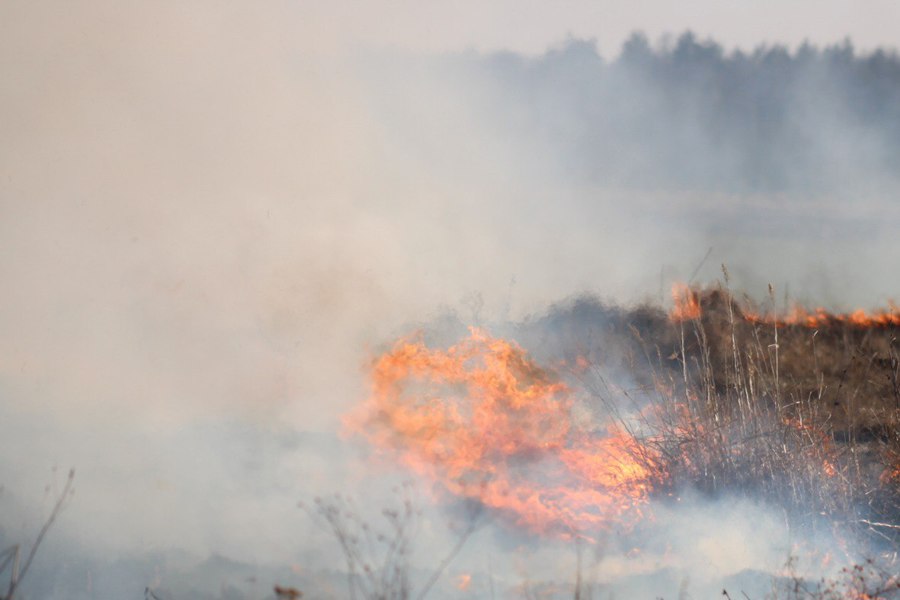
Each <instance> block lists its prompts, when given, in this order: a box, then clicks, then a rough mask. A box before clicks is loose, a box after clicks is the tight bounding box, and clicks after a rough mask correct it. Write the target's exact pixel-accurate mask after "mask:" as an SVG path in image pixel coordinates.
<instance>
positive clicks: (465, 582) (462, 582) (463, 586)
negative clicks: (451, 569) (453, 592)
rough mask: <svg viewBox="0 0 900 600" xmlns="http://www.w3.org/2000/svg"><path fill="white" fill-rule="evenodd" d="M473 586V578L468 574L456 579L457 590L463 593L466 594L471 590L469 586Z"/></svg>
mask: <svg viewBox="0 0 900 600" xmlns="http://www.w3.org/2000/svg"><path fill="white" fill-rule="evenodd" d="M471 585H472V576H471V575H469V574H468V573H463V574H462V575H460V576H459V577H457V578H456V589H458V590H459V591H461V592H465V591H467V590H468V589H469V586H471Z"/></svg>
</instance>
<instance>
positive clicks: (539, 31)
mask: <svg viewBox="0 0 900 600" xmlns="http://www.w3.org/2000/svg"><path fill="white" fill-rule="evenodd" d="M300 10H301V12H302V13H304V15H307V16H308V17H309V18H310V19H311V20H312V21H313V22H315V23H316V24H317V26H319V27H320V28H321V29H320V30H321V31H326V32H328V33H329V34H330V35H334V36H336V37H338V38H342V39H350V40H353V41H357V42H360V43H374V44H378V45H396V46H399V47H402V48H406V49H415V50H432V51H434V50H461V49H465V48H474V49H477V50H497V49H509V50H515V51H519V52H525V53H540V52H542V51H543V50H544V49H546V47H547V46H548V45H551V44H556V43H558V42H559V41H560V40H561V39H564V38H565V37H566V36H567V35H573V36H576V37H583V38H595V39H596V40H597V44H598V47H599V48H600V49H601V50H602V52H603V54H604V55H605V56H611V55H613V54H615V53H616V52H617V51H618V50H619V47H620V46H621V43H622V41H623V40H624V39H625V38H626V37H627V36H628V34H629V33H631V32H632V31H634V30H635V29H641V30H643V31H645V32H646V33H647V34H648V35H649V36H650V37H651V38H656V37H657V36H659V35H661V34H666V33H678V32H681V31H684V30H686V29H691V30H693V31H694V32H695V33H697V34H698V35H699V36H701V37H706V36H714V37H715V38H716V39H717V40H719V41H721V42H722V43H723V44H725V45H726V46H740V47H744V48H750V47H753V46H756V45H758V44H760V43H782V44H789V45H792V46H793V45H796V44H800V43H802V42H803V40H807V39H808V40H810V41H811V42H813V43H816V44H820V45H821V44H830V43H834V42H837V41H840V40H842V39H843V38H844V37H847V36H849V37H851V38H852V39H853V40H854V41H855V42H856V43H858V45H859V46H860V47H862V48H871V47H873V46H877V45H888V46H894V45H896V43H897V29H896V23H898V22H900V3H897V2H895V1H893V0H872V1H867V2H852V1H848V0H788V1H778V0H689V1H685V2H669V1H661V0H641V1H639V2H634V1H629V0H614V1H610V0H606V1H603V0H561V1H556V2H553V1H546V0H545V1H535V0H495V1H490V2H484V1H479V0H459V1H456V2H439V1H434V0H427V1H418V0H397V1H389V2H347V1H338V2H328V3H324V2H320V3H306V4H305V5H304V6H303V7H302V8H300Z"/></svg>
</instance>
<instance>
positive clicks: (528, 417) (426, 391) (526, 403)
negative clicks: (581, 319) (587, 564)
mask: <svg viewBox="0 0 900 600" xmlns="http://www.w3.org/2000/svg"><path fill="white" fill-rule="evenodd" d="M573 405H574V401H573V398H572V393H571V391H570V389H569V388H568V387H567V386H566V385H565V384H564V383H563V382H561V381H560V380H559V379H558V377H556V376H555V375H554V374H553V373H551V372H550V371H548V370H546V369H544V368H541V367H540V366H538V365H537V364H535V363H534V362H533V361H532V360H531V359H530V358H529V357H528V356H527V354H526V353H525V351H524V350H522V349H521V348H520V347H518V346H517V345H516V344H514V343H511V342H508V341H505V340H502V339H496V338H493V337H491V336H489V335H488V334H486V333H485V332H483V331H481V330H478V329H474V328H473V329H472V330H471V335H470V337H468V338H466V339H465V340H463V341H462V342H460V343H458V344H456V345H454V346H451V347H450V348H449V349H447V350H433V349H430V348H428V347H426V345H425V344H424V342H423V341H422V340H420V339H415V338H410V339H404V340H401V341H400V342H398V343H397V344H396V345H395V346H394V348H393V349H392V350H391V351H389V352H387V353H385V354H384V355H383V356H381V357H380V358H378V359H377V360H376V361H375V363H374V365H373V369H372V395H371V397H370V398H369V400H368V402H367V403H366V404H365V405H364V406H363V407H362V408H361V409H360V410H358V411H357V412H355V413H354V414H352V415H350V416H348V417H347V419H346V420H345V424H346V425H347V427H348V428H349V429H350V430H351V431H355V432H358V433H360V434H362V435H363V436H365V437H366V438H367V439H368V440H369V441H370V442H372V443H373V444H374V445H376V446H378V447H380V448H382V449H385V450H388V451H390V452H391V453H393V454H394V455H395V456H396V457H397V458H398V459H399V460H400V462H401V463H402V464H404V465H406V466H407V467H409V468H412V469H413V470H415V471H416V472H418V473H420V474H422V475H424V476H426V477H428V478H430V479H432V480H433V481H435V482H437V483H439V484H440V486H441V487H442V488H443V489H444V490H446V491H447V492H449V493H451V494H453V495H454V496H456V497H459V498H464V499H470V500H476V501H478V502H480V503H482V504H483V505H484V506H486V507H488V508H491V509H493V510H495V511H497V512H498V513H499V514H502V515H504V516H505V517H506V518H508V519H509V520H511V521H512V522H513V523H515V524H516V525H518V526H521V527H525V528H527V529H528V530H530V531H532V532H535V533H540V534H550V535H555V536H561V537H569V536H572V535H576V534H582V535H590V533H591V532H598V531H602V530H605V529H607V528H609V527H610V526H612V525H613V524H616V525H622V526H627V525H628V524H629V523H631V522H633V519H635V518H637V517H638V516H639V515H640V507H641V505H642V504H644V503H645V502H646V500H647V494H648V492H649V479H650V473H649V470H648V468H647V467H646V466H645V464H644V463H643V462H642V461H640V460H638V459H637V458H636V457H638V456H640V452H643V453H645V452H646V451H645V450H642V449H639V448H638V447H637V446H636V442H635V441H634V440H633V438H632V437H631V436H629V435H627V434H626V433H625V432H623V431H621V430H620V429H618V428H616V427H613V426H608V427H605V428H602V429H594V428H589V427H588V426H585V425H581V426H580V425H578V424H576V421H575V420H574V419H573V415H572V408H573ZM639 451H640V452H639Z"/></svg>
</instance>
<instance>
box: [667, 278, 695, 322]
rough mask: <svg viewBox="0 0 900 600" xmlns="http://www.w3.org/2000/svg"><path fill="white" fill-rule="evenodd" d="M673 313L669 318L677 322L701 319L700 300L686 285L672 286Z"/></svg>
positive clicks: (675, 284) (677, 284) (674, 284)
mask: <svg viewBox="0 0 900 600" xmlns="http://www.w3.org/2000/svg"><path fill="white" fill-rule="evenodd" d="M672 302H673V303H674V304H673V306H672V312H670V313H669V317H670V318H671V319H672V320H673V321H675V322H681V321H691V320H693V319H699V318H700V298H699V297H698V296H697V292H696V291H694V290H692V289H691V288H690V286H689V285H688V284H686V283H678V282H676V283H673V284H672Z"/></svg>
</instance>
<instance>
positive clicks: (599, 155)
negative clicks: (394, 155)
mask: <svg viewBox="0 0 900 600" xmlns="http://www.w3.org/2000/svg"><path fill="white" fill-rule="evenodd" d="M453 62H454V65H455V67H460V66H464V70H465V72H466V73H467V74H468V75H471V74H472V73H474V74H475V75H476V77H478V79H479V80H481V81H483V82H484V83H485V84H486V85H488V87H489V89H490V90H492V92H491V93H490V94H489V95H488V96H489V98H490V100H489V101H488V102H487V103H486V104H485V103H482V105H481V107H482V109H483V110H485V111H487V112H486V113H485V115H486V116H488V117H489V121H490V122H492V123H496V125H497V126H498V127H499V128H500V133H501V134H503V133H506V134H509V135H525V136H526V137H527V139H528V140H530V141H531V142H532V143H533V144H534V147H536V148H540V149H541V151H542V152H547V156H550V157H552V160H554V161H556V162H557V163H558V164H559V165H560V168H561V169H563V171H564V172H565V174H566V176H569V177H573V178H577V179H578V180H585V179H586V180H588V181H589V182H593V183H596V184H612V185H622V186H629V187H635V186H637V187H650V188H665V189H672V188H682V189H688V190H690V189H703V190H717V191H723V192H738V193H774V192H792V193H796V192H801V193H813V194H818V193H835V194H842V195H844V194H850V195H852V194H856V193H859V192H862V191H867V192H872V191H874V192H883V191H885V190H887V189H895V188H896V186H897V184H898V182H900V176H898V173H900V57H898V55H897V53H896V52H895V51H893V50H877V51H874V52H868V53H865V54H860V53H858V52H857V51H855V49H854V47H853V45H852V44H851V42H850V41H845V42H843V43H841V44H838V45H833V46H829V47H825V48H817V47H814V46H811V45H808V44H807V45H803V46H801V47H799V48H797V49H795V50H789V49H787V48H785V47H782V46H761V47H758V48H757V49H755V50H754V51H752V52H742V51H740V50H735V51H725V50H724V49H723V47H722V46H721V45H719V44H718V43H716V42H713V41H703V40H699V39H698V38H697V37H696V36H694V35H693V34H691V33H685V34H683V35H681V36H680V37H677V38H671V39H669V40H668V41H666V40H663V41H660V42H659V43H654V44H651V42H650V41H648V39H647V38H646V37H645V36H644V35H642V34H639V33H636V34H634V35H632V36H631V38H630V39H628V40H627V42H626V43H625V44H624V46H623V48H622V51H621V53H620V55H619V56H618V57H617V58H615V59H614V60H611V61H607V60H604V59H603V58H602V57H601V56H600V55H599V54H598V52H597V50H596V47H595V45H594V44H593V43H592V42H587V41H580V40H570V41H569V42H567V43H566V44H564V45H563V46H561V47H559V48H557V49H554V50H551V51H548V52H547V53H546V54H544V55H542V56H539V57H537V58H532V57H526V56H522V55H518V54H514V53H509V52H503V53H495V54H489V55H473V54H467V55H461V56H457V57H456V58H455V59H454V61H453ZM504 107H512V109H511V110H504Z"/></svg>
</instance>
